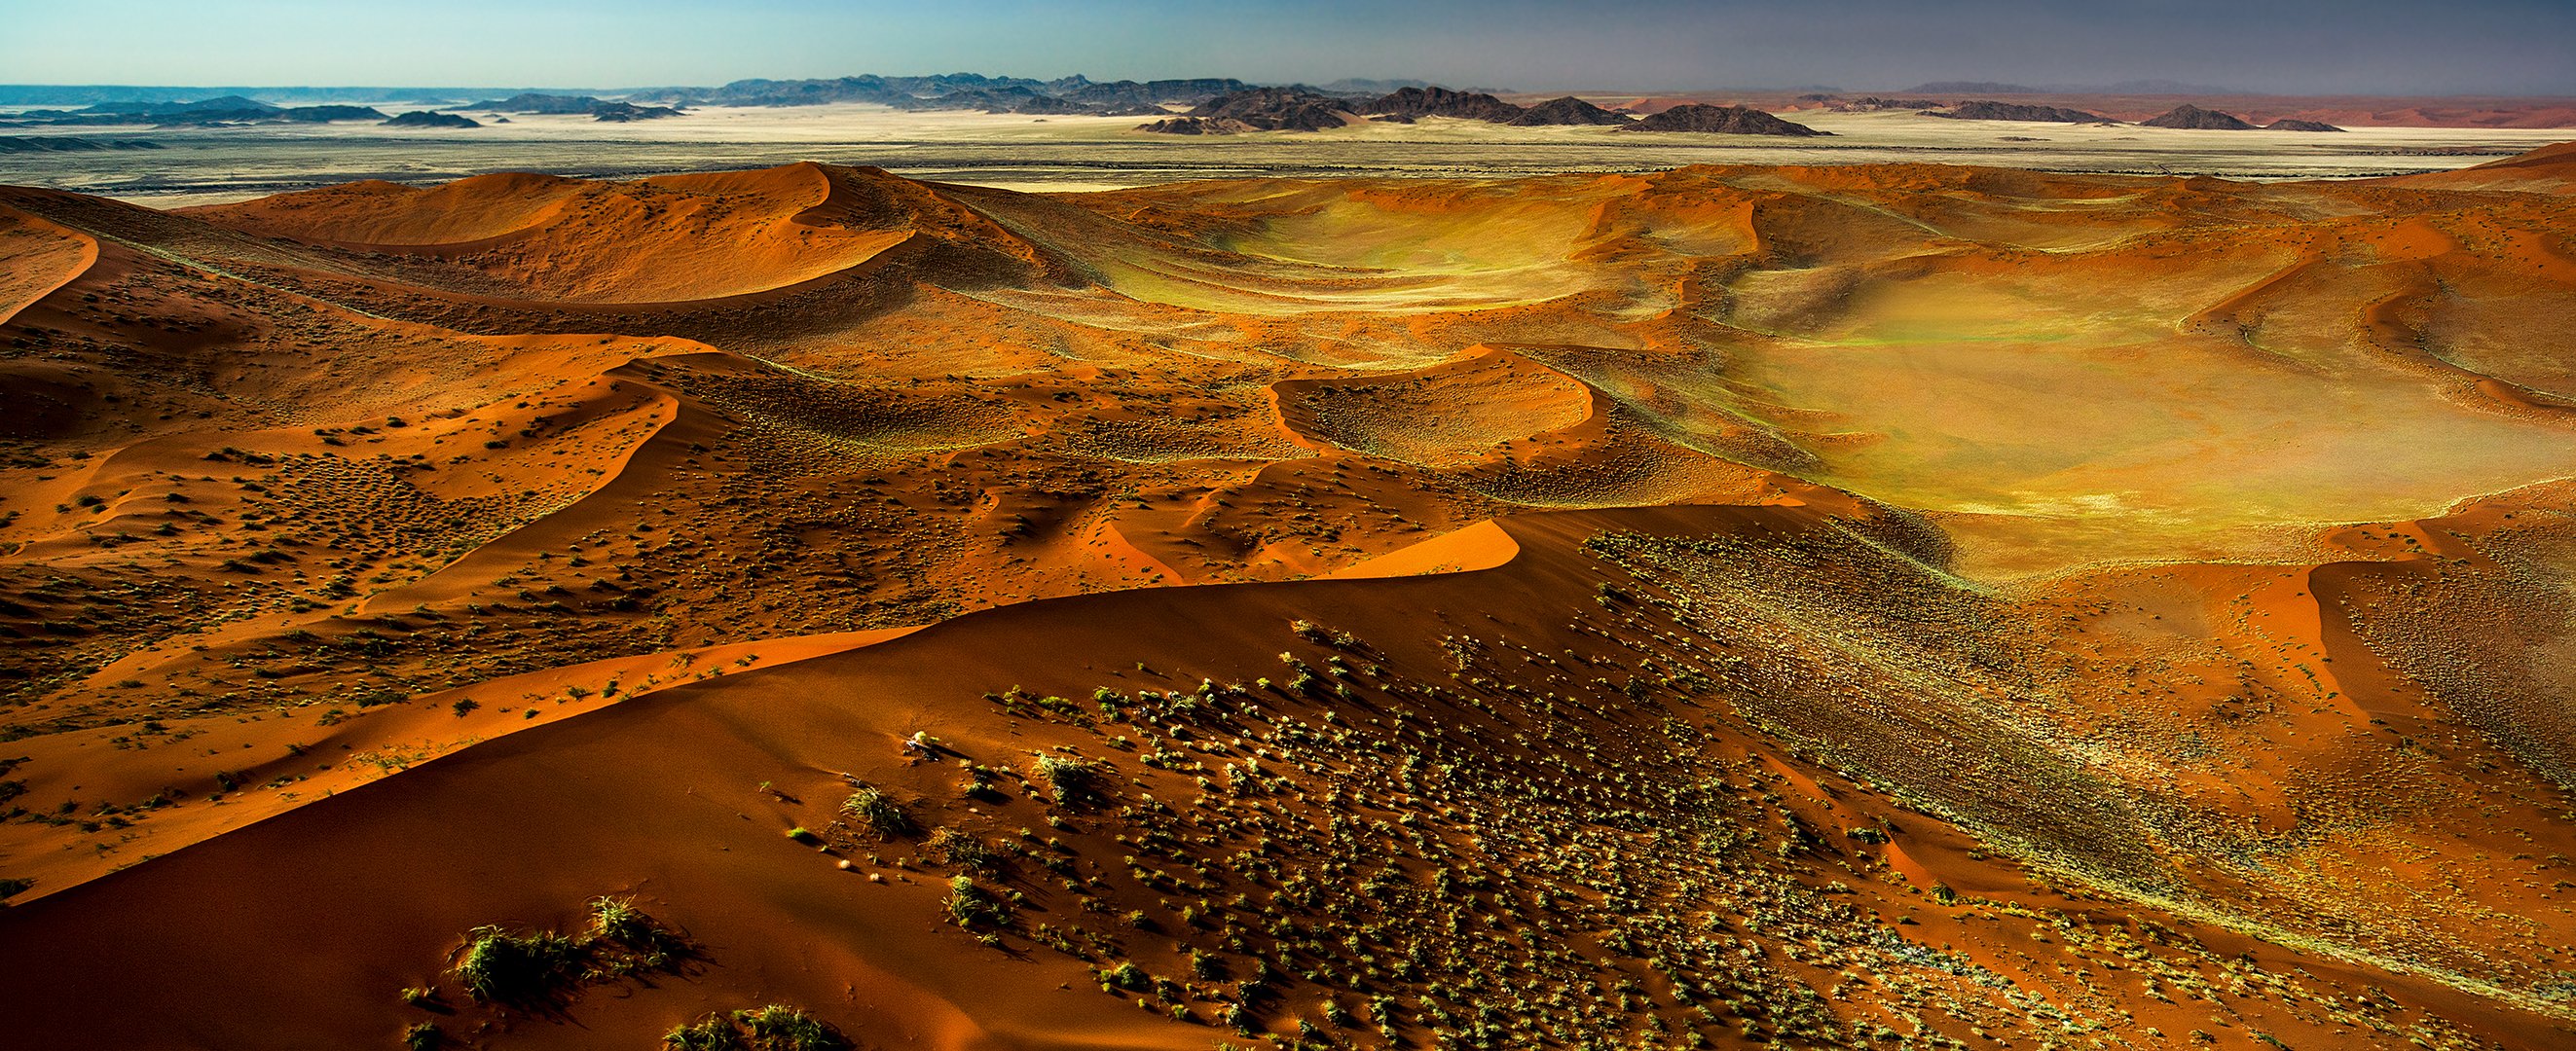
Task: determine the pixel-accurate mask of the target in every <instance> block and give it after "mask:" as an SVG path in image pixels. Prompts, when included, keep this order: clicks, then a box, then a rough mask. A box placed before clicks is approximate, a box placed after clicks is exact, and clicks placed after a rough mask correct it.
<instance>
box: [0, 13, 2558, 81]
mask: <svg viewBox="0 0 2576 1051" xmlns="http://www.w3.org/2000/svg"><path fill="white" fill-rule="evenodd" d="M1604 10H1605V9H1603V8H1599V7H1591V6H1585V7H1575V6H1570V5H1565V4H1555V3H1537V2H1530V0H1501V2H1496V3H1483V4H1462V3H1456V2H1451V0H1427V2H1421V3H1415V4H1410V5H1405V6H1403V7H1399V8H1392V9H1380V8H1378V7H1375V6H1373V5H1369V4H1363V3H1358V2H1355V0H1293V2H1281V3H1245V2H1229V0H1201V2H1196V3H1179V2H1175V0H1124V2H1117V3H1108V4H1100V5H1092V6H1089V7H1087V8H1080V9H1077V8H1073V7H1070V6H1068V5H1061V4H1050V3H1040V2H1033V0H968V2H961V3H955V4H949V5H945V6H943V7H942V8H940V9H939V10H937V11H931V10H925V9H922V8H920V7H918V6H913V5H894V4H881V3H829V2H822V0H751V2H747V3H737V4H729V5H725V6H724V7H722V8H720V9H710V8H709V7H708V6H707V5H704V4H696V3H681V2H677V0H619V2H613V3H612V2H605V0H551V2H548V0H516V2H506V3H505V2H500V0H459V2H457V3H453V4H450V5H447V6H445V7H442V8H439V9H436V10H435V11H426V10H422V9H417V8H406V9H401V10H390V9H389V10H376V11H367V10H353V9H352V8H351V7H350V5H347V4H329V3H315V2H312V0H244V2H240V3H234V4H227V5H221V6H220V7H218V6H215V5H205V4H201V3H183V2H177V0H102V2H99V3H93V4H86V5H80V6H78V7H76V8H75V7H73V6H72V5H57V4H36V3H30V2H26V0H0V12H6V15H7V19H8V21H9V22H10V23H11V24H12V25H13V26H14V27H15V28H16V31H15V32H12V33H11V34H9V35H8V37H7V38H6V39H5V40H0V68H5V69H6V70H7V71H8V72H7V73H6V74H5V75H0V79H6V80H8V81H10V82H12V83H14V84H25V85H83V86H86V85H118V86H150V87H195V86H244V87H281V88H282V87H351V88H357V87H399V88H414V87H420V88H429V87H440V88H470V89H491V88H519V87H528V86H533V85H558V86H571V85H580V86H584V87H587V88H591V89H596V90H618V89H632V88H643V87H661V86H683V85H686V86H699V85H715V84H722V83H725V82H728V81H733V80H739V79H746V78H775V79H799V78H807V77H836V76H847V75H855V74H861V73H879V74H886V75H927V74H931V73H953V72H975V73H985V74H992V75H1010V76H1025V77H1033V78H1038V79H1047V78H1053V77H1060V76H1067V75H1072V74H1075V73H1079V74H1082V75H1084V76H1088V77H1091V78H1093V79H1095V80H1119V79H1132V80H1152V79H1165V78H1183V77H1239V78H1242V79H1244V80H1248V81H1255V82H1261V83H1292V82H1304V83H1313V84H1321V83H1327V82H1330V81H1333V80H1338V79H1344V78H1363V79H1419V80H1425V81H1431V82H1436V83H1442V84H1449V85H1453V86H1467V85H1480V86H1491V87H1499V88H1508V89H1512V90H1518V91H1538V90H1551V89H1554V90H1592V91H1616V92H1654V91H1672V92H1679V91H1711V90H1750V89H1770V90H1779V89H1785V88H1799V87H1819V86H1833V87H1838V88H1842V89H1846V90H1888V89H1901V88H1905V87H1908V86H1910V85H1914V84H1919V83H1924V82H1929V81H1997V82H2008V83H2017V84H2025V85H2033V86H2042V87H2045V86H2048V85H2056V84H2081V85H2102V84H2112V83H2118V82H2122V81H2138V80H2168V81H2178V82H2184V83H2189V84H2199V85H2209V86H2212V87H2224V88H2227V89H2231V90H2235V91H2242V92H2248V93H2271V94H2311V95H2314V94H2351V95H2428V94H2445V95H2456V94H2487V95H2569V94H2576V61H2571V60H2570V55H2569V50H2570V49H2569V46H2568V44H2567V41H2569V40H2576V6H2571V5H2564V4H2557V3H2550V2H2546V0H2481V2H2472V3H2462V4H2454V5H2449V6H2448V7H2446V8H2443V9H2438V10H2437V9H2433V8H2430V7H2428V6H2425V5H2418V4H2412V3H2402V2H2394V0H2359V2H2351V3H2339V4H2338V3H2321V2H2314V0H2293V2H2289V3H2281V4H2272V5H2263V6H2261V7H2259V8H2256V7H2252V6H2250V5H2243V4H2230V3H2220V2H2213V0H2155V2H2146V3H2133V4H2127V5H2121V6H2119V7H2118V8H2116V9H2113V8H2105V7H2101V6H2097V5H2087V4H2065V3H2046V2H2038V0H1969V2H1965V3H1957V4H1951V5H1946V6H1944V7H1943V8H1941V9H1940V10H1939V11H1938V12H1935V13H1931V14H1926V13H1924V12H1923V10H1922V9H1921V5H1916V4H1906V3H1900V2H1895V0H1822V2H1815V3H1800V4H1787V3H1780V2H1758V3H1714V4H1694V3H1680V2H1674V0H1640V2H1637V3H1631V4H1627V5H1624V6H1621V7H1618V8H1616V9H1614V10H1615V11H1616V12H1617V15H1616V17H1610V16H1605V14H1604V13H1603V12H1604ZM568 44H572V45H578V46H570V47H568V46H567V45H568Z"/></svg>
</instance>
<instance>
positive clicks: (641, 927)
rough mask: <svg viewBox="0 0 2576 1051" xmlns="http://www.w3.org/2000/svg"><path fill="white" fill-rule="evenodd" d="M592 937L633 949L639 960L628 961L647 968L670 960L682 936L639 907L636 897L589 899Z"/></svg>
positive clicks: (659, 965) (678, 948)
mask: <svg viewBox="0 0 2576 1051" xmlns="http://www.w3.org/2000/svg"><path fill="white" fill-rule="evenodd" d="M590 937H591V940H592V941H593V942H594V943H601V942H607V943H614V944H617V945H622V946H625V947H626V948H628V949H630V950H633V951H634V953H635V954H636V959H634V960H632V961H628V962H629V963H631V964H633V965H635V966H640V967H645V968H654V967H661V966H663V965H665V964H667V963H669V962H670V961H671V957H672V956H673V955H674V954H676V953H678V952H679V951H680V948H681V944H680V939H679V937H678V936H677V935H674V934H672V933H671V932H669V931H666V930H663V929H662V928H661V926H660V925H658V924H656V923H654V922H653V918H652V917H650V916H647V915H644V913H643V912H642V911H640V910H638V909H637V908H636V907H635V899H633V898H607V897H602V898H592V899H590Z"/></svg>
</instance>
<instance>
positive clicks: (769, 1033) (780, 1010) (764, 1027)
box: [733, 1004, 849, 1051]
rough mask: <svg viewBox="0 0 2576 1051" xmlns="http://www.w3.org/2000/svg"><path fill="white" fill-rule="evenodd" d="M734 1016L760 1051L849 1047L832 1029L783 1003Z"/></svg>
mask: <svg viewBox="0 0 2576 1051" xmlns="http://www.w3.org/2000/svg"><path fill="white" fill-rule="evenodd" d="M733 1016H734V1018H735V1020H737V1021H739V1022H741V1023H742V1024H743V1027H744V1028H746V1029H749V1030H750V1031H751V1043H752V1046H753V1047H756V1048H758V1049H760V1051H835V1049H837V1048H844V1047H848V1046H849V1041H847V1040H843V1039H842V1038H841V1034H839V1033H837V1032H834V1031H833V1030H832V1027H831V1026H828V1025H824V1024H823V1023H822V1022H820V1021H818V1020H816V1019H815V1018H814V1017H813V1016H812V1015H808V1014H806V1013H805V1012H803V1011H800V1010H797V1009H796V1008H793V1007H788V1006H785V1005H782V1004H770V1005H769V1006H767V1007H762V1008H757V1009H754V1010H749V1011H736V1012H734V1013H733Z"/></svg>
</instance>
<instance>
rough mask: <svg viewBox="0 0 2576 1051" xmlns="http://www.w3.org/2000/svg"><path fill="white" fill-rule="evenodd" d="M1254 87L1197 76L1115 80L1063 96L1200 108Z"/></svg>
mask: <svg viewBox="0 0 2576 1051" xmlns="http://www.w3.org/2000/svg"><path fill="white" fill-rule="evenodd" d="M1251 87H1252V85H1250V84H1246V83H1244V82H1242V81H1240V80H1236V79H1234V78H1232V77H1196V78H1192V79H1187V80H1148V81H1145V82H1143V83H1138V82H1136V81H1133V80H1120V81H1113V82H1110V83H1107V84H1085V85H1083V86H1081V87H1078V88H1074V89H1072V90H1070V91H1066V92H1063V93H1062V94H1061V95H1060V96H1059V97H1061V98H1064V99H1065V100H1067V101H1071V102H1080V103H1085V104H1089V105H1094V106H1155V105H1160V104H1163V103H1166V102H1186V103H1188V104H1190V105H1193V106H1195V105H1198V104H1199V103H1202V102H1206V101H1207V100H1209V99H1212V98H1216V97H1218V96H1220V95H1230V94H1233V93H1235V92H1238V91H1246V90H1250V89H1251Z"/></svg>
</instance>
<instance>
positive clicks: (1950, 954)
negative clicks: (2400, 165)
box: [0, 147, 2576, 1049]
mask: <svg viewBox="0 0 2576 1051" xmlns="http://www.w3.org/2000/svg"><path fill="white" fill-rule="evenodd" d="M2567 157H2568V155H2567V152H2566V149H2565V148H2564V147H2553V148H2551V149H2548V150H2542V151H2537V152H2535V153H2533V154H2530V155H2528V156H2526V157H2522V158H2516V159H2514V160H2512V161H2508V162H2502V163H2498V164H2494V165H2486V166H2481V167H2479V168H2473V169H2466V170H2464V171H2461V172H2455V173H2448V174H2446V175H2443V176H2427V177H2415V178H2407V179H2390V180H2374V181H2355V182H2281V183H2259V184H2258V183H2234V182H2228V181H2225V180H2218V179H2208V178H2191V179H2178V178H2156V177H2142V176H2116V177H2115V176H2075V175H2058V174H2049V173H2038V172H2026V171H2003V170H1996V169H1982V168H1955V167H1942V166H1932V165H1856V166H1824V167H1758V166H1726V167H1693V168H1685V169H1680V170H1675V171H1669V172H1655V173H1642V174H1575V175H1560V176H1548V177H1541V178H1531V179H1519V180H1502V179H1421V180H1404V181H1394V180H1330V179H1305V180H1261V179H1233V180H1219V181H1209V182H1196V183H1181V184H1174V185H1169V186H1159V187H1146V188H1141V189H1134V190H1126V191H1118V192H1114V193H1101V194H1067V195H1040V194H1023V193H1013V192H1009V191H1002V190H992V189H971V188H963V187H951V186H940V185H934V184H925V183H917V182H912V181H908V180H903V179H898V178H894V177H892V176H888V175H886V174H885V173H883V172H879V171H873V170H867V169H843V168H832V167H827V166H820V165H810V164H805V165H790V166H787V167H782V168H773V169H768V170H764V171H754V172H739V173H726V174H718V175H703V176H675V177H658V178H651V179H642V180H632V181H615V182H608V181H589V180H571V179H555V178H546V177H537V176H524V175H490V176H483V177H478V178H475V179H468V180H463V181H460V182H457V183H453V184H449V185H446V186H441V187H432V188H406V187H398V186H393V185H390V184H382V183H375V184H359V185H354V186H347V187H338V188H332V189H326V190H318V191H311V192H307V193H300V194H290V195H285V196H282V197H277V198H271V199H267V200H263V201H254V202H248V203H244V204H239V205H227V206H222V207H217V208H207V209H192V210H186V211H182V212H175V213H165V212H156V211H152V210H149V209H144V208H139V207H135V206H132V205H124V204H118V203H115V202H109V201H103V200H99V199H95V198H88V197H83V196H80V195H77V194H67V193H62V192H57V191H43V190H23V189H12V188H0V641H5V645H0V902H5V903H6V904H5V907H0V966H5V967H6V968H7V969H8V971H9V972H10V973H11V974H12V975H13V980H12V981H10V982H6V983H0V1044H14V1043H26V1042H30V1041H33V1042H36V1043H40V1044H42V1045H43V1046H48V1047H120V1048H123V1047H202V1046H218V1047H230V1046H254V1045H255V1046H270V1045H277V1046H315V1047H358V1046H400V1044H401V1043H402V1041H404V1040H406V1039H412V1040H418V1041H426V1040H428V1039H430V1038H429V1037H428V1036H426V1035H422V1034H425V1033H427V1032H428V1031H427V1030H422V1029H420V1028H419V1027H421V1026H434V1027H436V1031H437V1032H438V1033H440V1034H443V1039H444V1040H445V1041H447V1046H477V1047H490V1048H513V1047H548V1046H565V1047H572V1046H581V1047H589V1046H611V1045H617V1046H635V1047H649V1046H652V1045H653V1044H654V1042H655V1041H656V1040H660V1039H662V1038H663V1037H664V1036H665V1035H666V1034H669V1033H671V1032H672V1031H673V1030H674V1027H677V1026H680V1025H682V1024H685V1023H691V1022H693V1021H697V1020H700V1019H703V1018H705V1017H707V1016H709V1015H710V1013H713V1012H726V1011H733V1010H737V1009H745V1008H751V1007H757V1006H760V1005H763V1004H773V1003H775V1004H782V1005H792V1006H795V1007H798V1008H800V1009H802V1010H805V1011H807V1012H810V1013H811V1014H812V1015H813V1016H814V1017H815V1018H817V1019H820V1020H822V1021H823V1022H826V1023H828V1024H829V1025H831V1026H833V1027H835V1028H837V1029H838V1030H839V1031H841V1032H842V1033H843V1034H845V1035H846V1036H848V1037H850V1038H851V1039H852V1040H853V1041H855V1042H856V1043H857V1045H858V1046H868V1047H879V1046H910V1045H922V1046H932V1047H949V1048H961V1049H963V1048H1007V1047H1030V1048H1038V1047H1100V1046H1112V1047H1140V1048H1142V1047H1175V1048H1178V1047H1198V1048H1208V1047H1215V1046H1219V1045H1220V1044H1221V1043H1224V1042H1232V1043H1235V1044H1237V1045H1238V1046H1240V1045H1241V1044H1243V1043H1244V1042H1247V1041H1249V1042H1253V1043H1269V1042H1271V1041H1269V1040H1267V1039H1266V1038H1267V1037H1276V1038H1278V1039H1277V1041H1276V1042H1277V1043H1279V1044H1280V1045H1281V1046H1308V1047H1313V1046H1346V1047H1436V1046H1455V1047H1471V1046H1488V1047H1564V1048H1581V1047H1591V1046H1622V1047H1626V1046H1647V1047H1667V1046H1684V1045H1691V1046H1697V1045H1700V1044H1703V1043H1705V1044H1708V1045H1717V1046H1754V1045H1757V1044H1759V1045H1765V1046H1775V1047H1777V1046H1797V1047H1809V1046H1817V1047H1822V1046H1853V1047H1858V1046H1891V1042H1905V1041H1909V1040H1910V1041H1913V1042H1915V1043H1922V1044H1925V1045H1927V1046H1928V1045H1932V1044H1936V1043H1937V1044H1940V1045H1942V1046H1962V1047H1980V1048H1983V1047H2023V1046H2043V1045H2049V1044H2073V1043H2105V1042H2107V1043H2110V1044H2117V1043H2122V1042H2125V1043H2127V1044H2130V1045H2135V1046H2164V1045H2167V1044H2171V1045H2175V1046H2181V1045H2184V1044H2186V1043H2188V1044H2200V1043H2210V1044H2215V1045H2217V1046H2236V1045H2238V1044H2243V1045H2245V1046H2255V1045H2257V1044H2262V1043H2264V1042H2265V1041H2270V1042H2271V1043H2272V1044H2273V1045H2278V1046H2290V1047H2302V1048H2305V1047H2326V1046H2372V1047H2376V1046H2401V1045H2405V1046H2425V1047H2437V1048H2454V1047H2456V1048H2468V1047H2482V1048H2483V1047H2497V1046H2501V1047H2506V1048H2513V1049H2521V1048H2544V1047H2555V1046H2559V1045H2561V1044H2565V1043H2567V1042H2568V1041H2569V1040H2570V1039H2576V1030H2571V1028H2570V1027H2571V1025H2576V1014H2571V1012H2570V1011H2569V1009H2568V1006H2567V1000H2566V996H2565V989H2564V972H2565V971H2566V969H2567V968H2566V962H2565V961H2564V960H2563V959H2562V958H2561V956H2562V953H2561V951H2560V947H2562V946H2565V945H2567V944H2570V943H2571V942H2576V930H2571V928H2570V926H2569V919H2568V915H2569V914H2568V911H2567V910H2568V908H2569V907H2570V904H2571V902H2570V899H2569V894H2571V893H2576V872H2571V871H2570V870H2569V867H2568V866H2569V863H2568V862H2567V861H2566V858H2568V857H2569V856H2576V842H2570V841H2571V840H2576V825H2571V824H2570V823H2569V821H2568V818H2567V814H2568V813H2569V812H2570V809H2571V808H2570V805H2569V793H2570V792H2571V791H2576V754H2571V753H2570V751H2569V749H2568V747H2567V745H2566V741H2567V740H2568V737H2569V730H2570V727H2571V726H2576V722H2571V715H2570V710H2569V708H2568V706H2567V703H2566V698H2567V697H2569V696H2571V690H2576V682H2570V681H2569V676H2568V673H2567V671H2566V669H2567V668H2568V667H2570V666H2576V665H2572V664H2571V662H2570V661H2569V660H2568V657H2569V656H2570V655H2571V654H2576V636H2571V635H2570V632H2569V629H2568V624H2569V623H2571V621H2570V619H2569V616H2568V611H2569V610H2570V609H2576V577H2571V575H2570V573H2569V571H2568V568H2567V567H2568V566H2570V565H2576V553H2571V552H2576V547H2571V546H2570V545H2571V541H2570V539H2569V536H2570V534H2569V532H2568V530H2569V523H2570V522H2571V521H2576V497H2571V493H2570V489H2569V483H2568V482H2567V481H2566V479H2568V478H2571V477H2576V452H2571V450H2576V442H2571V440H2570V439H2571V437H2576V415H2571V413H2570V412H2569V411H2568V408H2569V406H2571V405H2576V366H2571V365H2570V364H2569V362H2568V361H2567V359H2566V355H2565V354H2564V353H2562V352H2561V348H2559V347H2557V346H2556V344H2554V343H2552V342H2551V341H2550V340H2549V339H2548V338H2546V334H2547V333H2551V332H2557V331H2562V330H2565V329H2567V328H2568V327H2569V326H2571V325H2576V252H2571V250H2570V245H2569V243H2568V240H2567V231H2568V230H2569V229H2570V228H2571V227H2570V225H2569V221H2568V220H2569V218H2570V217H2569V215H2568V214H2567V210H2568V205H2567V203H2566V202H2567V201H2568V200H2569V198H2568V195H2566V194H2565V193H2564V192H2563V190H2564V188H2565V187H2564V185H2563V183H2564V182H2565V180H2564V178H2563V177H2562V176H2563V169H2564V168H2565V166H2566V161H2567ZM898 635H899V636H901V637H900V638H897V637H895V636H898ZM755 640H758V641H755ZM791 662H792V663H791ZM916 734H920V735H923V737H922V738H921V739H920V744H919V745H918V746H915V745H908V744H906V743H905V742H908V741H912V740H914V735H916ZM934 746H935V747H934ZM1041 757H1043V758H1044V761H1041ZM862 788H867V789H873V790H875V791H876V792H877V793H878V795H877V796H875V797H870V796H868V795H866V794H865V793H862V792H860V789H862ZM854 794H855V798H854ZM872 798H873V799H875V800H877V802H870V800H871V799H872ZM884 802H891V803H892V804H893V805H894V806H895V807H897V808H898V809H900V810H901V812H902V813H903V814H904V815H906V817H907V818H908V821H906V822H901V823H897V824H894V825H887V826H886V827H883V828H879V827H877V826H876V824H874V822H875V821H878V820H883V819H884V818H885V813H884V812H883V810H882V808H881V805H880V804H881V803H884ZM845 804H846V805H845ZM791 832H794V833H795V834H793V835H791V834H790V833H791ZM960 880H962V881H963V883H962V884H961V883H960V882H959V881H960ZM600 895H626V896H632V897H633V899H634V901H635V905H636V907H637V908H639V909H641V910H642V911H643V912H644V913H645V914H646V915H648V916H649V917H650V918H651V922H653V923H655V924H659V925H660V926H661V927H662V928H664V929H665V930H666V932H667V935H668V937H667V938H666V939H659V940H657V939H653V938H644V936H642V935H638V934H636V933H635V932H634V931H633V930H632V929H626V932H625V934H624V935H622V937H625V938H628V939H641V940H640V941H637V940H627V941H619V940H617V938H608V937H607V936H605V935H603V936H601V937H603V938H607V940H605V941H603V940H600V939H598V938H589V936H587V935H580V934H579V931H580V930H581V929H582V925H583V923H584V922H585V910H586V908H588V905H587V904H586V903H588V902H589V901H590V900H591V899H592V898H594V897H597V896H600ZM209 902H220V903H226V905H225V907H223V908H209V907H208V903H209ZM484 924H501V925H505V926H509V927H513V928H517V929H533V928H536V927H540V926H542V927H547V928H550V929H554V930H557V931H560V932H563V933H566V934H567V935H575V936H577V937H579V938H586V939H588V940H584V941H580V942H579V944H580V946H581V948H580V950H579V954H580V955H581V956H582V961H581V965H580V966H579V967H574V966H571V965H567V967H566V969H565V970H564V971H563V972H562V973H560V974H556V975H554V976H553V978H552V979H550V980H549V981H551V983H552V984H548V985H547V987H546V988H544V989H541V990H532V991H531V992H530V995H529V996H528V997H526V998H523V999H517V1000H510V1001H507V1002H488V1003H487V1002H482V1001H478V1000H476V999H475V997H474V996H473V995H472V994H471V993H470V992H469V991H468V989H467V987H466V985H465V984H464V982H463V980H462V979H461V978H460V976H459V975H457V974H456V973H455V972H454V971H453V970H452V969H451V968H452V966H453V965H454V964H455V962H456V960H457V959H458V958H459V957H458V954H459V953H460V952H462V950H463V948H464V945H465V942H466V940H467V938H468V936H469V935H468V932H469V931H473V930H475V929H476V928H477V927H478V926H481V925H484ZM671 939H676V940H671ZM655 946H658V947H659V950H670V952H671V954H669V955H654V954H653V953H648V952H647V951H646V950H647V949H648V948H652V947H655ZM659 950H657V951H659ZM594 972H595V973H594ZM540 984H545V983H540ZM101 989H113V990H118V991H119V992H118V993H117V998H116V1000H115V1002H114V1004H113V1005H112V1009H103V1008H102V1006H101V1004H102V1001H101V1000H100V994H99V992H98V990H101ZM406 989H412V990H421V992H419V993H417V994H415V995H413V996H411V997H410V998H409V1000H407V999H406V997H405V995H404V990H406ZM1122 1001H1124V1002H1122ZM1140 1008H1141V1009H1140ZM407 1033H409V1034H410V1035H409V1036H407V1035H406V1034H407Z"/></svg>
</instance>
